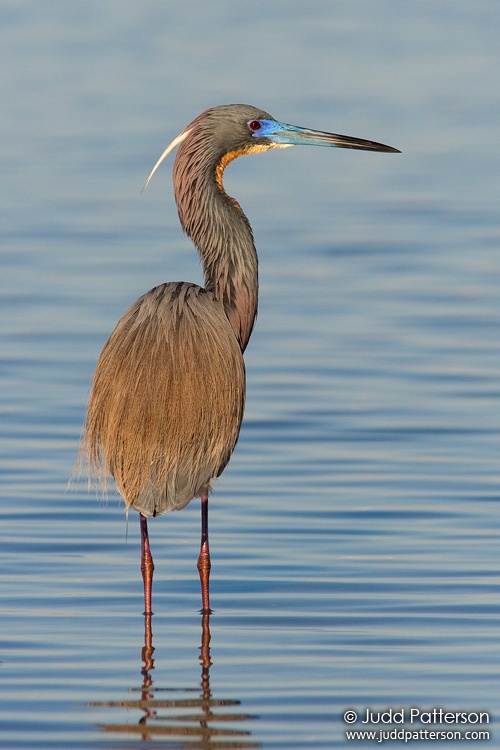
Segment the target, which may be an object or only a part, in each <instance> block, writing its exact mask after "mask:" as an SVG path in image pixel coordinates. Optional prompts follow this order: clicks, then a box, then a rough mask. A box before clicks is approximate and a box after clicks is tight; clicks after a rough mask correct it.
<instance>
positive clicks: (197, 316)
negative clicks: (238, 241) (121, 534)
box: [85, 282, 245, 517]
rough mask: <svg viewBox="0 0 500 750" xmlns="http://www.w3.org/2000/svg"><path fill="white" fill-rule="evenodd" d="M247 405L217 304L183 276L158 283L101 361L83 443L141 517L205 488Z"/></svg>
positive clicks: (130, 313) (236, 356)
mask: <svg viewBox="0 0 500 750" xmlns="http://www.w3.org/2000/svg"><path fill="white" fill-rule="evenodd" d="M244 402H245V370H244V365H243V356H242V353H241V349H240V346H239V345H238V342H237V340H236V337H235V335H234V332H233V330H232V328H231V326H230V324H229V321H228V319H227V316H226V315H225V313H224V308H223V307H222V305H221V304H220V303H219V302H217V301H216V300H215V299H214V298H213V296H212V294H211V293H210V292H207V291H206V290H205V289H203V288H201V287H199V286H197V285H195V284H188V283H183V282H180V283H175V282H174V283H169V284H162V285H161V286H158V287H155V288H154V289H152V290H151V291H149V292H148V293H147V294H145V295H144V296H143V297H141V298H140V299H139V300H137V302H135V303H134V304H133V305H132V307H130V309H129V310H127V312H126V313H125V314H124V315H123V317H122V318H121V320H120V322H119V323H118V325H117V326H116V328H115V330H114V331H113V333H112V334H111V336H110V338H109V339H108V341H107V342H106V344H105V346H104V348H103V350H102V353H101V356H100V358H99V361H98V364H97V368H96V372H95V375H94V381H93V384H92V395H91V399H90V403H89V408H88V414H87V425H86V432H85V443H86V446H87V450H88V452H89V455H90V459H91V461H92V464H93V466H94V467H95V469H96V470H97V471H101V472H104V471H109V472H110V473H111V474H112V475H113V477H114V478H115V481H116V486H117V488H118V490H119V492H120V493H121V495H122V496H123V498H124V499H125V503H126V504H127V506H130V507H132V508H134V510H137V511H139V512H140V513H142V514H143V515H144V516H145V517H149V516H156V515H160V514H161V513H165V512H167V511H171V510H180V509H181V508H183V507H184V506H185V505H187V503H189V501H190V500H191V499H192V498H193V497H195V496H197V495H202V494H203V493H206V492H208V489H209V486H210V481H211V480H212V479H213V478H215V477H217V476H219V474H220V473H221V472H222V470H223V469H224V467H225V465H226V464H227V462H228V461H229V458H230V456H231V453H232V452H233V449H234V446H235V445H236V441H237V439H238V434H239V431H240V425H241V420H242V418H243V407H244Z"/></svg>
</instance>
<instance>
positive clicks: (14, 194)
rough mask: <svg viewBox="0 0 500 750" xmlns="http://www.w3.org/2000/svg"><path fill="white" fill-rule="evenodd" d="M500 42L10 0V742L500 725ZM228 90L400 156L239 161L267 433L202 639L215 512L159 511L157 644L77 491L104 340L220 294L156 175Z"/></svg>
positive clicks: (4, 699) (231, 471) (133, 582)
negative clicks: (148, 645)
mask: <svg viewBox="0 0 500 750" xmlns="http://www.w3.org/2000/svg"><path fill="white" fill-rule="evenodd" d="M499 24H500V8H499V6H498V3H497V2H495V0H480V1H479V2H476V3H470V2H467V1H466V0H453V2H452V0H448V2H446V1H443V2H440V3H435V2H430V1H426V0H424V1H423V2H420V3H416V4H410V3H399V2H395V1H394V0H387V1H383V0H372V1H371V2H362V1H361V2H352V1H351V0H339V1H337V2H335V3H325V2H322V1H321V0H310V1H309V2H308V3H298V2H295V0H293V1H289V2H283V1H281V0H279V1H278V2H275V3H264V2H261V0H257V2H254V3H252V4H250V5H244V4H238V3H234V2H229V0H225V1H223V0H215V2H212V3H208V4H205V5H202V4H201V3H200V4H195V3H184V4H181V3H171V2H160V1H159V0H146V1H145V2H142V3H133V2H130V1H129V0H125V1H123V0H121V2H117V0H99V2H94V0H90V1H89V2H86V3H80V4H71V3H67V2H64V3H63V2H57V1H55V2H51V3H48V4H42V3H35V2H29V1H28V2H25V3H22V4H19V3H17V2H16V3H14V2H9V1H8V0H6V1H5V2H3V3H2V4H1V5H0V50H1V51H0V55H1V63H2V64H1V66H0V94H1V100H2V108H1V111H0V132H1V133H2V138H1V142H0V168H1V174H2V200H1V202H0V227H1V235H2V241H1V245H0V264H1V266H0V267H1V272H0V286H1V288H0V415H1V418H0V514H1V526H0V535H1V540H0V696H1V701H0V745H1V747H2V748H7V749H8V750H14V748H16V749H17V748H21V749H23V750H26V748H34V749H35V750H38V749H41V748H49V749H50V750H56V749H57V748H66V749H67V748H103V749H104V748H105V749H106V750H111V749H113V750H115V749H118V748H120V749H122V748H123V749H126V750H136V749H138V748H141V750H148V749H149V748H164V749H173V748H203V749H204V750H207V749H208V748H210V749H215V748H250V747H262V748H266V749H271V748H284V749H287V750H299V749H300V748H333V747H366V746H367V745H370V744H373V742H372V743H370V742H361V741H360V742H357V741H354V742H349V741H347V739H346V737H345V730H346V728H347V729H349V726H348V725H346V724H344V722H343V721H342V715H343V713H344V711H345V710H346V709H350V708H351V709H354V710H356V711H357V712H358V713H359V714H360V718H361V716H363V715H364V712H365V710H366V708H368V707H370V708H372V709H373V710H374V711H379V710H380V711H382V710H386V709H388V708H389V707H392V708H394V709H398V710H400V709H401V708H404V709H405V711H407V712H409V710H410V708H411V707H419V708H420V709H421V710H422V711H424V710H429V709H433V708H434V707H442V708H444V709H447V710H451V711H458V710H460V711H476V710H482V711H488V712H490V714H491V717H492V721H494V717H495V715H497V716H498V711H499V703H500V701H499V688H498V683H499V673H500V581H499V536H500V522H499V501H500V475H499V474H500V472H499V467H500V410H499V405H500V338H499V335H498V332H499V330H500V303H499V299H500V252H499V250H500V219H499V198H500V192H499V174H500V146H499V142H498V132H499V125H500V105H499V102H500V78H499V76H498V69H499V63H500V51H499V47H498V28H499ZM234 101H243V102H248V103H252V104H255V105H257V106H260V107H262V108H264V109H266V110H268V111H270V112H272V113H273V115H275V116H276V117H277V118H279V119H283V120H285V121H287V122H293V123H296V124H299V125H306V126H310V127H316V128H322V129H328V130H333V131H336V132H340V133H350V134H352V135H357V136H360V137H365V138H371V139H374V140H379V141H382V142H385V143H389V144H391V145H394V146H396V147H399V148H400V149H402V151H403V154H401V155H388V154H367V153H360V152H349V151H340V150H339V151H334V150H325V149H289V150H287V151H283V152H280V151H277V152H275V153H269V154H267V155H265V156H259V157H258V158H257V157H256V158H252V159H241V160H239V161H238V162H236V163H235V164H232V165H231V167H230V168H229V169H228V172H227V176H226V188H227V189H228V191H229V192H230V193H231V194H233V195H235V196H237V198H238V200H239V201H240V202H241V204H242V205H243V206H244V208H245V210H246V212H247V213H248V216H249V218H250V220H251V221H252V224H253V227H254V230H255V237H256V243H257V246H258V249H259V254H260V275H261V296H260V310H259V318H258V322H257V327H256V329H255V332H254V335H253V337H252V341H251V343H250V346H249V348H248V350H247V354H246V364H247V371H248V401H247V409H246V418H245V422H244V426H243V430H242V433H241V438H240V442H239V444H238V447H237V450H236V452H235V454H234V456H233V458H232V460H231V463H230V465H229V467H228V469H227V470H226V472H225V474H224V476H223V477H222V479H221V480H220V481H219V483H218V485H217V490H216V492H215V494H214V495H213V497H212V500H211V511H210V529H211V550H212V558H213V559H212V563H213V567H212V599H213V607H214V610H215V612H214V614H213V615H212V617H211V620H210V623H202V621H201V616H200V615H199V613H198V610H199V607H200V596H199V583H198V575H197V571H196V558H197V553H198V545H199V504H198V503H197V502H193V503H192V504H191V506H189V507H188V508H187V509H186V510H184V511H183V512H182V513H179V514H172V515H170V516H168V517H162V518H160V519H158V520H156V521H154V522H152V523H151V524H150V535H151V543H152V547H153V553H154V557H155V563H156V578H155V590H154V597H155V598H154V609H155V616H154V618H153V622H152V628H153V641H152V643H153V647H154V649H155V651H154V653H153V654H151V650H150V649H149V650H148V649H146V651H143V646H144V621H143V617H142V615H141V612H142V598H141V597H142V593H141V588H142V581H141V577H140V572H139V568H138V565H139V534H138V519H137V517H136V516H135V515H134V517H131V518H130V523H129V530H128V539H127V536H126V525H125V518H124V513H123V510H122V507H121V504H120V500H119V498H118V497H117V496H116V495H115V494H114V493H113V492H110V494H109V496H108V497H107V498H106V499H102V498H100V497H99V496H98V495H97V494H96V492H95V491H92V490H91V491H90V493H89V492H87V488H86V485H85V481H84V480H81V481H78V478H75V479H74V481H73V482H72V483H71V485H70V486H69V487H68V480H69V478H70V476H71V474H72V471H73V466H74V462H75V459H76V455H77V451H78V443H79V436H80V432H81V425H82V422H83V418H84V413H85V403H86V399H87V393H88V385H89V382H90V378H91V375H92V372H93V368H94V366H95V362H96V359H97V357H98V354H99V351H100V349H101V346H102V344H103V343H104V341H105V339H106V338H107V335H108V334H109V332H110V331H111V329H112V327H113V325H114V323H115V322H116V320H117V319H118V318H119V316H120V315H121V314H122V312H123V311H124V310H125V309H126V308H127V307H128V306H129V304H130V303H131V302H132V301H133V300H134V299H135V298H137V297H138V296H139V295H140V294H142V293H143V292H144V291H146V290H147V289H149V288H150V287H152V286H154V285H155V284H157V283H160V282H161V281H166V280H175V279H185V280H193V281H198V282H199V281H200V280H201V273H200V269H199V264H198V260H197V257H196V254H195V253H194V251H193V250H192V249H191V247H190V244H189V242H188V241H187V239H186V238H184V237H183V236H182V234H181V232H180V229H179V227H178V222H177V216H176V210H175V206H174V203H173V196H172V188H171V183H170V169H171V164H172V160H170V161H169V163H168V164H167V165H166V167H164V168H163V169H162V170H161V172H160V173H159V174H158V176H155V179H154V182H153V183H152V184H151V186H150V187H149V188H148V191H147V192H146V193H145V194H144V195H142V196H140V195H139V193H140V189H141V187H142V185H143V183H144V179H145V177H146V176H147V174H148V172H149V170H150V168H151V166H152V165H153V164H154V163H155V161H156V159H157V157H158V155H159V154H160V153H161V151H162V150H163V148H164V147H165V145H166V144H167V143H168V142H169V141H170V140H171V139H172V138H173V137H174V136H175V135H176V134H177V133H178V132H179V131H180V130H181V129H182V128H183V127H184V126H185V125H186V124H187V122H189V121H190V120H191V119H192V118H193V117H194V116H195V115H196V114H198V113H199V112H200V111H202V110H203V109H205V108H206V107H207V106H210V105H213V104H221V103H228V102H234ZM208 626H209V628H210V635H211V640H210V643H208V635H209V634H208V630H207V627H208ZM202 641H203V647H202V650H201V655H202V659H204V660H205V662H206V663H208V659H209V658H210V660H211V662H212V666H211V667H210V670H209V675H207V674H206V667H205V673H204V675H203V677H202V669H203V667H202V664H201V663H200V647H201V645H202ZM208 648H210V654H208ZM202 680H203V685H202ZM151 681H152V682H151ZM422 726H424V727H425V725H419V727H418V728H421V727H422ZM361 727H362V725H361V724H360V722H358V723H356V724H354V725H352V728H354V729H359V728H361ZM427 728H429V729H442V728H443V727H442V726H439V725H433V726H428V725H427ZM445 728H446V727H445ZM473 728H474V729H477V727H473ZM480 728H482V729H488V730H489V731H490V732H491V736H492V737H493V740H490V743H489V746H496V743H498V739H497V738H498V736H499V735H498V732H496V730H495V725H494V723H493V724H490V725H488V726H482V727H480ZM461 729H462V730H464V727H461ZM464 731H465V730H464ZM456 743H458V740H457V741H456V742H453V741H452V742H451V743H450V744H456ZM412 744H417V745H419V744H420V743H419V742H418V741H414V742H413V743H412ZM421 744H423V743H421Z"/></svg>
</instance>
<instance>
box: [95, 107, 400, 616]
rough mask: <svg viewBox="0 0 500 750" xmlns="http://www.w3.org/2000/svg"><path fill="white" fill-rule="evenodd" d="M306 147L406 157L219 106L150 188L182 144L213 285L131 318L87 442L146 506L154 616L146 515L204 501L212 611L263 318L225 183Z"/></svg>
mask: <svg viewBox="0 0 500 750" xmlns="http://www.w3.org/2000/svg"><path fill="white" fill-rule="evenodd" d="M296 145H309V146H335V147H337V148H349V149H360V150H363V151H381V152H397V153H399V150H398V149H396V148H392V147H391V146H386V145H384V144H382V143H377V142H375V141H369V140H364V139H361V138H354V137H351V136H346V135H339V134H335V133H329V132H324V131H320V130H311V129H309V128H303V127H298V126H295V125H289V124H286V123H284V122H280V121H278V120H276V119H275V118H274V117H272V115H270V114H269V113H267V112H265V111H263V110H261V109H258V108H256V107H253V106H250V105H246V104H230V105H222V106H216V107H213V108H211V109H208V110H206V111H205V112H203V113H202V114H200V115H199V116H198V117H196V118H195V119H194V120H193V121H192V122H191V123H190V124H189V125H188V126H187V127H186V128H185V129H184V130H182V132H181V133H180V134H179V135H178V136H177V137H176V138H174V139H173V141H172V142H171V143H170V145H169V146H167V148H166V149H165V150H164V151H163V153H162V154H161V156H160V158H159V159H158V161H157V162H156V164H155V166H154V167H153V169H152V171H151V173H150V175H149V177H148V179H147V181H146V184H145V186H144V187H146V186H147V185H148V183H149V181H150V180H151V178H152V176H153V174H154V173H155V172H156V170H157V169H158V167H159V166H160V164H161V163H162V162H163V161H164V160H165V159H166V157H167V156H168V154H170V152H171V151H173V150H174V149H175V148H177V149H178V150H177V155H176V158H175V161H174V166H173V184H174V194H175V200H176V204H177V209H178V215H179V219H180V223H181V226H182V228H183V230H184V232H185V233H186V235H187V236H188V237H189V238H190V239H191V240H192V242H193V243H194V245H195V247H196V249H197V251H198V254H199V256H200V260H201V263H202V266H203V273H204V283H205V285H204V287H202V286H200V285H198V284H194V283H189V282H183V281H178V282H176V281H174V282H168V283H164V284H160V285H159V286H156V287H154V288H153V289H151V290H150V291H148V292H146V294H144V295H143V296H142V297H140V298H139V299H138V300H137V301H136V302H134V304H133V305H132V306H131V307H130V308H129V309H128V310H127V311H126V312H125V313H124V315H123V316H122V317H121V318H120V320H119V321H118V323H117V325H116V327H115V329H114V330H113V332H112V333H111V335H110V337H109V339H108V340H107V342H106V343H105V345H104V347H103V349H102V352H101V354H100V356H99V359H98V362H97V366H96V370H95V373H94V377H93V381H92V385H91V389H90V396H89V402H88V408H87V415H86V420H85V427H84V433H83V439H82V451H83V453H84V454H85V455H86V457H87V461H88V464H89V469H90V472H91V473H95V474H97V475H98V476H99V478H100V479H101V480H102V481H103V483H104V484H105V483H106V480H107V477H109V476H110V475H111V476H112V477H113V478H114V480H115V484H116V487H117V489H118V491H119V493H120V494H121V496H122V497H123V499H124V502H125V506H126V510H127V514H128V510H129V508H133V509H134V510H136V511H138V513H139V518H140V531H141V571H142V578H143V585H144V606H145V614H146V615H151V613H152V583H153V571H154V563H153V557H152V553H151V548H150V543H149V536H148V518H150V517H152V516H159V515H161V514H162V513H167V512H169V511H174V510H180V509H181V508H184V507H185V506H186V505H187V504H188V503H189V502H190V501H191V500H192V499H193V498H194V497H199V498H201V544H200V553H199V557H198V571H199V577H200V584H201V598H202V610H201V611H202V613H204V614H209V613H210V612H211V609H210V597H209V577H210V568H211V562H210V551H209V542H208V497H209V492H211V489H212V485H213V482H214V480H215V479H216V478H217V477H219V476H220V475H221V473H222V472H223V470H224V468H225V467H226V465H227V463H228V461H229V459H230V457H231V454H232V453H233V450H234V448H235V445H236V442H237V440H238V436H239V432H240V427H241V423H242V419H243V410H244V405H245V366H244V362H243V353H244V351H245V348H246V346H247V344H248V340H249V338H250V335H251V333H252V329H253V327H254V322H255V318H256V314H257V296H258V268H257V266H258V260H257V252H256V249H255V244H254V239H253V233H252V228H251V226H250V223H249V221H248V219H247V217H246V215H245V214H244V213H243V210H242V209H241V207H240V205H239V204H238V202H237V201H236V200H235V199H234V198H232V197H230V196H229V195H228V194H227V193H226V191H225V189H224V185H223V173H224V170H225V168H226V167H227V165H228V164H229V163H230V162H231V161H232V160H233V159H235V158H236V157H238V156H242V155H244V154H255V153H259V152H261V151H267V150H269V149H271V148H287V147H290V146H296Z"/></svg>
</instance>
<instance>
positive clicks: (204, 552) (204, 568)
mask: <svg viewBox="0 0 500 750" xmlns="http://www.w3.org/2000/svg"><path fill="white" fill-rule="evenodd" d="M198 570H199V573H200V583H201V601H202V605H203V606H202V610H201V611H202V613H203V614H204V615H209V614H210V612H211V609H210V594H209V579H210V551H209V549H208V492H205V494H204V495H202V497H201V547H200V556H199V558H198Z"/></svg>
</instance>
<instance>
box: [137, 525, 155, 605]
mask: <svg viewBox="0 0 500 750" xmlns="http://www.w3.org/2000/svg"><path fill="white" fill-rule="evenodd" d="M140 518H141V572H142V580H143V581H144V614H145V615H152V614H153V611H152V609H151V597H152V591H153V571H154V569H155V566H154V564H153V557H152V555H151V550H150V548H149V536H148V521H147V519H146V517H145V516H143V515H142V513H140Z"/></svg>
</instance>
